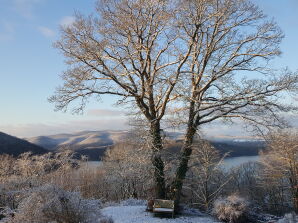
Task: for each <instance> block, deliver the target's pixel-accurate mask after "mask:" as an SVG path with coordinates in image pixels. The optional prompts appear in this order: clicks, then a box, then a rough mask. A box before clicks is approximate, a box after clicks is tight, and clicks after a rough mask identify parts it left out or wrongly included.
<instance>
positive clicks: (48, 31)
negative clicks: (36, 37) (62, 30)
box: [38, 26, 55, 38]
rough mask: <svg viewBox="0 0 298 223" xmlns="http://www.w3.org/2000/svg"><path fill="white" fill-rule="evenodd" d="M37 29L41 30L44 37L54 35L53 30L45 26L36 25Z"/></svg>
mask: <svg viewBox="0 0 298 223" xmlns="http://www.w3.org/2000/svg"><path fill="white" fill-rule="evenodd" d="M38 30H39V31H40V32H41V34H42V35H44V36H45V37H49V38H50V37H53V36H55V31H54V30H52V29H50V28H48V27H45V26H39V27H38Z"/></svg>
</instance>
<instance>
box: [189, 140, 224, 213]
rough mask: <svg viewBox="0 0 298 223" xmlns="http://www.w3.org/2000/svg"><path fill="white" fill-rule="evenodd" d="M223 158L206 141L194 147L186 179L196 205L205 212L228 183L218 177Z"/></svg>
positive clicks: (220, 172) (220, 173)
mask: <svg viewBox="0 0 298 223" xmlns="http://www.w3.org/2000/svg"><path fill="white" fill-rule="evenodd" d="M224 157H225V156H223V157H221V156H220V154H219V152H218V151H217V150H216V149H215V148H214V147H213V146H211V145H210V144H209V143H208V142H207V141H204V140H201V141H199V142H198V144H197V145H195V146H194V151H193V153H192V156H191V160H190V167H189V174H188V177H187V178H186V179H187V184H189V185H190V189H191V190H192V191H193V193H194V195H195V197H196V198H197V199H195V200H197V203H198V205H199V206H200V207H203V208H204V209H205V210H206V211H209V210H210V207H211V206H212V203H213V201H214V200H215V199H216V198H217V196H218V195H219V193H220V192H221V190H222V189H223V187H224V185H225V184H226V183H227V182H228V181H229V179H222V178H223V177H220V175H222V174H223V171H222V165H223V159H224Z"/></svg>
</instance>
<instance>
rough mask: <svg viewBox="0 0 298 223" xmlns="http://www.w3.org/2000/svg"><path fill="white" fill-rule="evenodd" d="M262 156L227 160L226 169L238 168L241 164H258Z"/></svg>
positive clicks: (225, 161) (225, 162)
mask: <svg viewBox="0 0 298 223" xmlns="http://www.w3.org/2000/svg"><path fill="white" fill-rule="evenodd" d="M259 159H260V156H239V157H231V158H226V159H225V160H224V164H223V165H224V168H226V169H231V168H233V167H238V166H240V165H241V164H244V163H248V162H257V161H259Z"/></svg>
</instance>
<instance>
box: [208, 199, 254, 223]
mask: <svg viewBox="0 0 298 223" xmlns="http://www.w3.org/2000/svg"><path fill="white" fill-rule="evenodd" d="M248 207H249V205H248V202H247V201H246V200H245V199H244V198H242V197H239V196H238V195H235V194H233V195H230V196H228V197H226V198H219V199H217V200H216V201H215V202H214V207H213V213H214V214H215V215H216V217H217V218H218V219H219V220H221V221H224V222H229V223H240V222H245V221H246V217H247V214H248Z"/></svg>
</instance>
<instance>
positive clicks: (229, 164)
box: [88, 156, 260, 169]
mask: <svg viewBox="0 0 298 223" xmlns="http://www.w3.org/2000/svg"><path fill="white" fill-rule="evenodd" d="M259 159H260V157H259V156H239V157H231V158H226V159H225V160H224V163H223V166H224V168H225V169H231V168H233V167H237V166H240V165H241V164H243V163H247V162H256V161H259ZM100 165H102V162H101V161H89V162H88V166H89V167H98V166H100Z"/></svg>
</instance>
